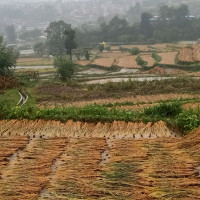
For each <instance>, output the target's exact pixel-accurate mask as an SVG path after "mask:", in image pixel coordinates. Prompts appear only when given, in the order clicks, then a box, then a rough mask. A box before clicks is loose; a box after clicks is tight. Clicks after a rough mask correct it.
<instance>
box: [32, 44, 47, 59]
mask: <svg viewBox="0 0 200 200" xmlns="http://www.w3.org/2000/svg"><path fill="white" fill-rule="evenodd" d="M33 49H34V51H35V53H36V54H37V55H39V56H42V55H43V53H44V50H45V44H44V43H43V42H39V43H37V44H35V45H34V47H33Z"/></svg>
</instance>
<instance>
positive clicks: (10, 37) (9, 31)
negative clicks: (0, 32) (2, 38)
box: [6, 25, 17, 44]
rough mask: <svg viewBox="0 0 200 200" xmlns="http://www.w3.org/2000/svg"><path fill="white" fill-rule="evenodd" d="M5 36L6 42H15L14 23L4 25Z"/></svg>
mask: <svg viewBox="0 0 200 200" xmlns="http://www.w3.org/2000/svg"><path fill="white" fill-rule="evenodd" d="M6 36H7V43H8V44H15V43H16V38H17V36H16V32H15V27H14V25H9V26H7V27H6Z"/></svg>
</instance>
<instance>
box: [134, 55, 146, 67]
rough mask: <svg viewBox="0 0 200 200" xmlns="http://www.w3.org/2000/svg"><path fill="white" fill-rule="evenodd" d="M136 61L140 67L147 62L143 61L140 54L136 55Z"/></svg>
mask: <svg viewBox="0 0 200 200" xmlns="http://www.w3.org/2000/svg"><path fill="white" fill-rule="evenodd" d="M136 62H137V64H138V65H140V66H142V67H145V66H147V64H148V62H146V61H144V60H143V59H142V57H141V56H138V57H137V58H136Z"/></svg>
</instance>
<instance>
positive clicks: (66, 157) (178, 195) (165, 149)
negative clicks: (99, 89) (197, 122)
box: [0, 120, 200, 200]
mask: <svg viewBox="0 0 200 200" xmlns="http://www.w3.org/2000/svg"><path fill="white" fill-rule="evenodd" d="M0 127H1V129H0V135H1V136H0V145H1V149H0V175H1V178H0V199H2V200H14V199H15V200H23V199H24V200H36V199H37V200H47V199H48V200H55V199H56V200H62V199H63V200H64V199H73V200H76V199H77V200H79V199H88V200H89V199H90V200H91V199H92V200H93V199H100V200H103V199H106V200H107V199H109V200H112V199H113V200H114V199H115V200H116V199H119V200H121V199H127V200H129V199H130V200H133V199H141V200H143V199H145V200H153V199H181V200H194V199H195V200H196V199H200V178H199V174H200V170H199V165H200V152H199V148H200V128H199V129H197V130H196V131H194V132H192V133H190V134H189V135H188V136H186V137H183V138H181V137H176V138H174V136H175V135H172V133H174V132H173V131H172V130H170V129H169V128H167V127H166V125H165V124H164V123H163V122H159V123H151V124H148V125H144V124H142V123H141V124H133V123H132V124H131V123H125V122H123V123H122V122H121V123H119V122H114V123H113V124H97V125H95V124H84V123H79V122H77V123H74V122H68V123H66V124H61V123H59V122H45V121H36V122H31V121H16V120H13V121H10V122H8V121H0ZM86 127H87V130H86ZM127 131H128V134H127ZM72 132H73V134H72ZM109 133H110V134H109ZM147 133H148V134H149V135H150V133H151V134H152V135H154V137H151V139H148V138H149V137H148V138H145V137H144V134H147ZM169 133H170V134H169ZM120 134H121V137H118V135H120ZM137 134H140V137H139V138H137V137H133V136H136V135H137ZM176 134H177V133H176ZM127 135H129V137H127ZM130 136H132V137H130ZM141 136H143V137H141ZM169 136H170V137H169ZM177 136H178V135H177ZM158 137H160V138H158Z"/></svg>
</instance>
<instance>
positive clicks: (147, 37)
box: [77, 5, 200, 46]
mask: <svg viewBox="0 0 200 200" xmlns="http://www.w3.org/2000/svg"><path fill="white" fill-rule="evenodd" d="M189 14H190V13H189V9H188V6H186V5H180V6H179V7H169V6H162V7H160V10H159V17H157V18H153V15H152V14H151V13H148V12H143V13H142V14H141V22H140V23H135V24H134V25H129V24H128V22H127V20H126V19H123V18H120V17H118V16H116V17H114V18H113V19H112V20H111V21H110V22H109V23H105V22H103V23H101V24H100V26H99V28H98V29H96V30H88V29H83V30H82V31H80V30H77V43H78V44H80V45H83V46H87V45H88V44H91V43H97V42H101V41H108V42H122V43H130V42H133V43H134V42H137V43H163V42H176V41H179V40H196V39H198V38H200V19H199V18H190V17H189Z"/></svg>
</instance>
